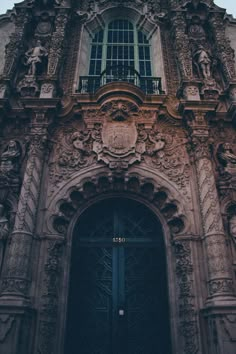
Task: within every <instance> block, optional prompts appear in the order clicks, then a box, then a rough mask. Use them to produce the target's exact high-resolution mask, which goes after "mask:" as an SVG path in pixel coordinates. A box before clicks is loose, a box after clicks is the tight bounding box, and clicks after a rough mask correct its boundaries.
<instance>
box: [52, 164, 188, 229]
mask: <svg viewBox="0 0 236 354" xmlns="http://www.w3.org/2000/svg"><path fill="white" fill-rule="evenodd" d="M143 172H144V171H142V172H141V168H133V172H132V173H125V174H122V175H119V174H112V173H111V172H110V171H109V172H108V171H107V170H106V169H104V168H100V169H99V168H96V169H95V170H92V171H87V173H84V174H83V175H81V176H74V178H72V179H71V180H70V181H69V182H67V183H65V184H64V186H63V187H62V188H61V190H60V191H57V194H56V195H55V196H54V197H53V198H52V200H51V201H50V202H49V205H48V208H47V209H48V210H49V212H50V214H51V215H48V218H46V223H47V229H48V230H47V231H46V230H45V231H46V233H48V231H49V230H50V231H49V233H54V234H55V233H56V234H60V235H61V236H65V235H66V234H67V231H68V228H69V225H70V224H71V222H72V223H73V220H74V219H75V218H76V215H77V212H78V209H80V208H81V207H82V208H85V207H86V206H88V205H90V204H91V203H93V202H94V201H95V200H97V199H102V198H106V197H111V196H112V195H118V194H120V195H126V196H129V197H130V198H133V199H139V200H140V201H142V202H144V203H146V204H149V205H150V206H151V207H153V208H154V209H156V211H157V214H158V215H159V217H160V218H161V220H162V222H164V223H165V224H166V225H168V227H169V229H170V232H171V234H172V235H181V234H186V232H188V231H189V228H190V222H189V220H190V215H188V214H189V211H186V210H185V206H184V204H185V203H184V199H183V196H182V195H181V194H180V193H179V191H178V190H176V188H175V187H174V186H173V185H172V184H171V183H170V182H169V181H167V180H166V179H165V178H163V177H162V176H161V175H158V176H157V175H155V174H153V176H151V175H152V174H151V173H150V170H149V171H148V173H149V176H148V177H146V176H145V174H146V173H145V174H144V173H143ZM91 174H92V177H91ZM150 176H151V177H150ZM158 177H159V178H158Z"/></svg>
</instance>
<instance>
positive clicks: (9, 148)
mask: <svg viewBox="0 0 236 354" xmlns="http://www.w3.org/2000/svg"><path fill="white" fill-rule="evenodd" d="M21 156H22V149H21V145H20V143H19V142H18V141H17V140H10V141H9V142H8V144H7V145H6V146H5V148H4V149H3V151H2V154H1V156H0V186H8V185H19V183H20V174H19V173H20V160H21Z"/></svg>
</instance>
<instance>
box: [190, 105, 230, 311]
mask: <svg viewBox="0 0 236 354" xmlns="http://www.w3.org/2000/svg"><path fill="white" fill-rule="evenodd" d="M191 128H192V132H191V135H192V136H191V138H192V143H193V154H194V158H195V165H196V171H197V182H198V193H199V200H200V208H201V216H202V226H203V237H204V246H205V252H206V254H205V255H206V261H207V267H208V303H209V304H210V303H211V304H217V303H221V302H222V301H224V304H225V305H226V304H227V301H232V300H233V301H235V300H236V299H235V297H234V289H233V280H232V274H231V272H230V268H229V262H228V256H227V245H226V237H225V234H224V228H223V220H222V215H221V211H220V204H219V199H218V194H217V189H216V181H215V177H214V168H213V165H212V159H211V157H210V151H209V136H208V135H209V132H208V126H207V122H206V120H205V112H195V117H194V120H193V122H192V123H191Z"/></svg>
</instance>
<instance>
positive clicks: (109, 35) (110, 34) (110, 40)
mask: <svg viewBox="0 0 236 354" xmlns="http://www.w3.org/2000/svg"><path fill="white" fill-rule="evenodd" d="M108 43H112V32H111V31H109V32H108Z"/></svg>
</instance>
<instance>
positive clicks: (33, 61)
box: [25, 40, 48, 76]
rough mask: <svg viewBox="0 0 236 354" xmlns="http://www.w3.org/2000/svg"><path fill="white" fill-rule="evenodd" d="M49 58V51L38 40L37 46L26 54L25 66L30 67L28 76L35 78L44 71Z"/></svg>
mask: <svg viewBox="0 0 236 354" xmlns="http://www.w3.org/2000/svg"><path fill="white" fill-rule="evenodd" d="M47 56H48V51H47V49H46V48H45V47H44V46H43V45H42V43H41V41H40V40H37V42H36V45H35V46H34V47H32V48H30V49H29V50H27V52H26V53H25V65H26V66H27V67H28V75H32V76H35V75H36V74H37V73H38V72H39V70H40V69H41V71H42V65H43V62H44V59H45V58H46V57H47Z"/></svg>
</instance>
